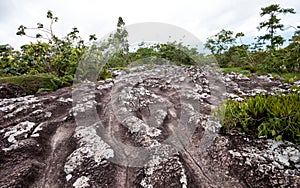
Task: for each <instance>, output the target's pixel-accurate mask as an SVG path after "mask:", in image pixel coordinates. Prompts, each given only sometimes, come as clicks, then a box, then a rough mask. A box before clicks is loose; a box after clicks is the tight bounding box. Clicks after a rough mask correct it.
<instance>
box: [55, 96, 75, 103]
mask: <svg viewBox="0 0 300 188" xmlns="http://www.w3.org/2000/svg"><path fill="white" fill-rule="evenodd" d="M57 101H58V102H65V103H70V102H73V99H72V98H66V99H65V98H63V97H60V98H59V99H57Z"/></svg>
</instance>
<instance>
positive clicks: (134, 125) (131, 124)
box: [122, 116, 162, 137]
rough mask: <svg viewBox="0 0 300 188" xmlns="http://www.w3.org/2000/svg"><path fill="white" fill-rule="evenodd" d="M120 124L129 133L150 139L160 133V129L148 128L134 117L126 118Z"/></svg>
mask: <svg viewBox="0 0 300 188" xmlns="http://www.w3.org/2000/svg"><path fill="white" fill-rule="evenodd" d="M122 124H123V125H124V126H126V127H127V128H128V129H129V131H130V132H131V133H141V134H146V135H148V136H150V137H155V136H159V135H160V134H161V132H162V131H161V130H160V129H157V128H155V127H149V126H148V125H147V124H146V123H144V121H143V120H141V119H139V118H137V117H135V116H130V117H128V118H126V119H125V120H124V121H123V122H122Z"/></svg>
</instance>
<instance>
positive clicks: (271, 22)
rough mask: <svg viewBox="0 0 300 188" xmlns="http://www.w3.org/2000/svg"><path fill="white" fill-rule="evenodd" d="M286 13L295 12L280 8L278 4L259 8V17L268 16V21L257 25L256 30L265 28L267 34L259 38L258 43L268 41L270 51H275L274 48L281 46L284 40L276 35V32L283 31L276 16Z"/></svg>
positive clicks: (282, 26) (290, 9)
mask: <svg viewBox="0 0 300 188" xmlns="http://www.w3.org/2000/svg"><path fill="white" fill-rule="evenodd" d="M288 13H290V14H295V13H296V12H295V10H294V9H293V8H281V7H280V5H278V4H272V5H270V6H267V7H264V8H261V12H260V16H261V17H263V16H265V15H268V16H269V19H268V20H266V21H263V22H261V23H259V26H258V27H257V29H258V30H261V29H263V28H266V29H267V31H268V33H267V34H265V35H263V36H259V37H258V42H261V41H263V42H264V41H266V40H267V41H270V44H269V45H267V47H268V48H269V49H270V50H275V49H276V47H278V46H281V45H282V44H283V43H284V41H285V40H284V38H283V37H282V36H280V35H277V31H278V30H282V31H283V29H284V25H283V24H282V23H280V21H281V19H280V18H278V15H280V14H288Z"/></svg>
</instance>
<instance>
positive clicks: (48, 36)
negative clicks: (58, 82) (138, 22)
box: [16, 10, 97, 77]
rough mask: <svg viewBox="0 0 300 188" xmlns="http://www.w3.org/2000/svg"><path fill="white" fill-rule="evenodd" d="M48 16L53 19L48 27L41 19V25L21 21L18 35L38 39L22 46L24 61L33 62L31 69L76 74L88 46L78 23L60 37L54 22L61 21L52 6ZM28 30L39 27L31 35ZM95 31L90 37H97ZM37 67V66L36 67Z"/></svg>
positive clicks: (36, 71)
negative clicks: (29, 25) (26, 23)
mask: <svg viewBox="0 0 300 188" xmlns="http://www.w3.org/2000/svg"><path fill="white" fill-rule="evenodd" d="M47 18H48V19H49V20H50V25H49V27H48V28H46V27H44V24H42V23H37V27H34V28H28V27H26V26H23V25H21V26H20V27H19V28H18V32H17V33H16V34H17V35H20V36H27V37H29V38H33V39H37V40H38V42H37V43H30V44H26V45H23V46H22V47H21V50H22V51H21V52H22V55H21V56H22V63H23V64H25V65H27V64H29V65H31V67H33V68H32V70H31V72H29V73H45V72H46V73H53V74H55V75H56V76H58V77H62V76H65V75H73V74H74V73H75V70H76V67H77V64H78V62H79V61H80V58H81V56H82V54H83V53H84V51H85V50H86V48H87V46H86V45H85V43H84V41H83V39H82V38H81V37H80V36H79V35H78V33H79V31H78V29H77V28H76V27H74V28H73V29H72V31H71V32H70V33H68V34H67V35H66V36H65V37H62V38H59V37H57V35H56V34H55V33H54V32H53V24H54V23H56V22H57V21H58V17H55V16H54V15H53V13H52V12H51V11H50V10H49V11H48V12H47ZM27 30H33V31H37V33H36V34H35V35H29V34H27V33H26V31H27ZM96 39H97V38H96V36H95V35H90V41H92V40H96ZM45 41H46V42H45ZM33 69H34V70H33Z"/></svg>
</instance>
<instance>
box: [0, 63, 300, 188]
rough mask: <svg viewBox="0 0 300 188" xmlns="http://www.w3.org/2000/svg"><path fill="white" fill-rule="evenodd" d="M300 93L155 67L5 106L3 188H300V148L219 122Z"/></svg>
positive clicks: (0, 105) (259, 81) (263, 80)
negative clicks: (226, 107) (256, 101)
mask: <svg viewBox="0 0 300 188" xmlns="http://www.w3.org/2000/svg"><path fill="white" fill-rule="evenodd" d="M297 84H299V83H294V84H284V83H282V82H281V81H279V80H275V79H273V78H272V77H271V76H265V77H262V76H255V75H253V76H251V77H246V76H243V75H240V74H235V73H230V74H227V75H222V74H220V73H216V72H214V71H212V70H209V69H207V68H206V67H197V68H196V67H177V66H154V67H151V68H149V67H138V68H135V69H132V72H131V73H130V74H122V75H121V76H119V77H117V78H115V79H110V80H106V81H100V82H97V83H91V82H85V83H83V84H81V85H80V86H77V87H73V88H63V89H60V90H58V91H56V92H53V93H49V94H41V95H37V96H25V97H18V98H10V99H1V100H0V117H1V119H0V138H1V139H0V146H1V150H0V187H39V188H40V187H51V188H55V187H76V188H81V187H144V188H151V187H183V188H184V187H299V186H300V179H299V178H300V148H299V146H297V145H295V144H292V143H289V142H274V141H271V140H262V139H255V138H251V137H248V136H246V135H244V134H243V133H241V132H238V131H237V132H230V133H227V134H226V135H224V134H220V133H219V132H220V123H219V122H217V121H215V120H214V118H213V117H212V116H211V108H214V107H215V106H216V105H218V104H220V102H222V100H224V99H225V98H228V97H229V98H232V99H235V100H239V101H242V100H243V99H244V98H245V97H249V96H254V95H257V94H271V95H276V94H278V93H288V92H289V91H290V88H291V87H292V86H293V85H297Z"/></svg>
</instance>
